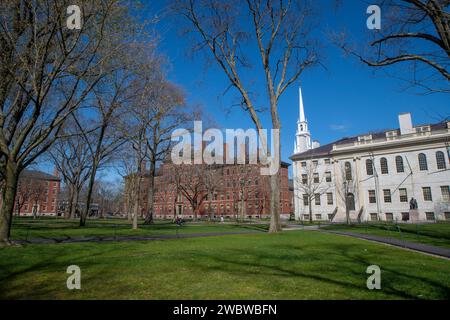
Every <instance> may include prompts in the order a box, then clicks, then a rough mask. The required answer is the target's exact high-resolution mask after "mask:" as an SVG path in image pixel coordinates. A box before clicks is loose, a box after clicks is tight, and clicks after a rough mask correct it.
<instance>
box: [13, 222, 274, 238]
mask: <svg viewBox="0 0 450 320" xmlns="http://www.w3.org/2000/svg"><path fill="white" fill-rule="evenodd" d="M139 222H140V224H139V229H137V230H132V229H131V225H130V222H128V221H127V220H125V219H96V220H88V222H87V225H86V227H84V228H80V227H79V226H78V224H79V221H78V220H65V219H62V218H59V219H56V218H39V219H36V220H33V219H32V218H15V219H14V220H13V225H12V228H11V238H12V239H13V240H25V239H27V240H29V239H36V238H40V239H49V238H58V239H64V238H69V237H70V238H74V237H76V238H83V237H94V236H97V237H102V236H130V235H133V236H153V235H166V234H174V235H175V234H177V233H178V234H190V233H210V232H236V231H249V230H259V231H266V230H267V228H268V225H266V224H234V223H214V222H211V223H209V222H206V223H205V222H203V223H186V224H183V225H182V226H181V227H179V226H177V225H176V224H174V223H172V222H170V221H156V223H155V224H153V225H144V224H143V222H144V221H143V220H142V221H139Z"/></svg>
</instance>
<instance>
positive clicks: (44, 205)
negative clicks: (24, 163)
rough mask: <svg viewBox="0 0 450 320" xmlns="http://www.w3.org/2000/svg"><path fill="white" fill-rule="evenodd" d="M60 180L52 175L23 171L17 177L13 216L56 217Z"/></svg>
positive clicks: (56, 174)
mask: <svg viewBox="0 0 450 320" xmlns="http://www.w3.org/2000/svg"><path fill="white" fill-rule="evenodd" d="M60 184H61V179H60V178H59V177H58V173H57V171H55V173H54V175H51V174H48V173H45V172H41V171H35V170H24V171H23V172H22V173H21V174H20V177H19V183H18V188H17V195H16V200H15V206H14V214H15V215H20V216H33V215H37V216H56V215H57V213H58V198H59V193H60V188H61V185H60Z"/></svg>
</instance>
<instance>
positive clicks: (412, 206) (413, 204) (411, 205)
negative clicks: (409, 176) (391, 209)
mask: <svg viewBox="0 0 450 320" xmlns="http://www.w3.org/2000/svg"><path fill="white" fill-rule="evenodd" d="M409 208H410V209H411V210H416V209H418V205H417V200H416V199H414V198H411V201H409Z"/></svg>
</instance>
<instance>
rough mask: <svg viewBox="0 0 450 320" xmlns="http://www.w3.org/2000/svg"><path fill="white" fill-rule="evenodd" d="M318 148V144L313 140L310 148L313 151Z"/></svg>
mask: <svg viewBox="0 0 450 320" xmlns="http://www.w3.org/2000/svg"><path fill="white" fill-rule="evenodd" d="M319 147H320V142H319V141H317V140H314V141H313V143H312V148H313V149H317V148H319Z"/></svg>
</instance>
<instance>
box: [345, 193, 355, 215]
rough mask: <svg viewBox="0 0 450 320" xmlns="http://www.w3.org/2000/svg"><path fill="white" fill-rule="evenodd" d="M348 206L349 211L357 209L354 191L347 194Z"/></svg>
mask: <svg viewBox="0 0 450 320" xmlns="http://www.w3.org/2000/svg"><path fill="white" fill-rule="evenodd" d="M347 208H348V210H349V211H354V210H355V195H354V194H353V193H349V194H347Z"/></svg>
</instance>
